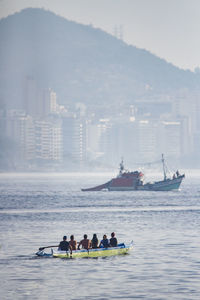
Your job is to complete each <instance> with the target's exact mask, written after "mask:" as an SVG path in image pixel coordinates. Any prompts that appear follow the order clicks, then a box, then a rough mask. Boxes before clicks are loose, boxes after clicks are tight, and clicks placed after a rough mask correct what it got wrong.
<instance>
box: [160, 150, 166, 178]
mask: <svg viewBox="0 0 200 300" xmlns="http://www.w3.org/2000/svg"><path fill="white" fill-rule="evenodd" d="M161 161H162V165H163V174H164V180H166V179H167V175H166V167H165V160H164V154H163V153H162V160H161Z"/></svg>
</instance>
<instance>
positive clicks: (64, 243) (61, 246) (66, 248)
mask: <svg viewBox="0 0 200 300" xmlns="http://www.w3.org/2000/svg"><path fill="white" fill-rule="evenodd" d="M58 249H59V250H61V251H69V249H70V251H72V248H71V246H70V244H69V242H68V241H67V237H66V235H64V236H63V240H62V241H61V242H60V244H59V246H58Z"/></svg>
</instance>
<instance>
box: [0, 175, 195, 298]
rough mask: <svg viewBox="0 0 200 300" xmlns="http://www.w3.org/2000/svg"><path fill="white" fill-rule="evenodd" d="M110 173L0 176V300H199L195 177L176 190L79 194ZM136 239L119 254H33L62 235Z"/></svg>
mask: <svg viewBox="0 0 200 300" xmlns="http://www.w3.org/2000/svg"><path fill="white" fill-rule="evenodd" d="M107 179H110V175H104V176H103V175H102V176H100V175H99V176H94V175H93V176H91V175H90V176H89V175H88V176H86V175H73V176H72V175H69V174H60V175H58V174H57V175H55V176H54V175H45V174H42V175H41V174H32V175H30V174H28V175H19V174H18V175H12V174H11V175H6V174H1V175H0V269H1V272H0V293H1V295H0V298H1V299H3V300H4V299H31V300H32V299H77V300H78V299H99V300H100V299H102V300H103V299H148V300H150V299H159V300H160V299H181V300H182V299H187V300H188V299H200V238H199V237H200V186H199V181H200V178H198V177H195V178H187V177H186V180H185V181H184V182H183V184H182V189H181V191H176V192H145V191H143V192H104V191H102V192H81V191H80V188H81V187H89V186H93V184H100V183H103V182H104V181H106V180H107ZM112 231H115V232H116V234H117V238H118V240H119V241H120V242H130V241H131V240H133V241H134V249H133V251H132V252H131V253H130V254H128V255H124V256H116V257H109V258H98V259H71V260H65V259H55V258H38V257H36V256H35V252H36V251H37V250H38V248H39V247H41V246H48V245H51V244H57V243H58V242H59V241H60V240H61V239H62V236H63V235H65V234H66V235H68V236H69V235H70V234H74V235H75V238H76V239H77V240H80V239H81V238H82V235H83V234H84V233H87V234H88V235H89V237H92V234H93V233H97V235H98V237H99V239H100V238H102V235H103V234H104V233H106V234H108V235H110V233H111V232H112Z"/></svg>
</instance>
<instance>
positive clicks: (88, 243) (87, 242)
mask: <svg viewBox="0 0 200 300" xmlns="http://www.w3.org/2000/svg"><path fill="white" fill-rule="evenodd" d="M80 246H82V248H83V249H86V250H88V249H89V248H91V241H90V240H89V239H88V238H87V234H84V236H83V240H81V241H80V242H79V244H78V249H79V250H80Z"/></svg>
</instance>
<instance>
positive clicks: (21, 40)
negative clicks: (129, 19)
mask: <svg viewBox="0 0 200 300" xmlns="http://www.w3.org/2000/svg"><path fill="white" fill-rule="evenodd" d="M0 40H1V43H0V66H1V67H0V78H1V80H0V100H1V103H2V102H4V103H7V106H8V107H17V106H20V103H21V99H22V97H23V89H24V79H25V78H26V76H32V77H34V78H35V79H36V81H37V84H38V86H40V87H41V88H47V87H51V88H52V89H53V90H55V91H56V93H57V95H58V98H59V103H60V104H66V103H73V102H82V103H85V104H87V105H98V106H101V105H104V104H107V105H109V103H110V104H111V103H115V104H116V105H120V104H121V103H127V104H129V103H132V102H134V100H136V99H140V98H145V97H146V98H148V97H150V96H152V95H158V94H161V93H169V94H170V93H173V91H175V90H178V89H182V88H188V89H191V90H192V89H196V88H198V86H199V83H200V75H198V74H194V73H192V72H190V71H185V70H181V69H179V68H177V67H175V66H173V65H172V64H170V63H168V62H166V61H165V60H164V59H160V58H159V57H157V56H155V55H153V54H151V53H150V52H148V51H146V50H143V49H139V48H137V47H134V46H130V45H127V44H126V43H124V42H123V41H121V40H119V39H117V38H115V37H114V36H112V35H110V34H108V33H106V32H104V31H102V30H100V29H97V28H93V27H92V26H90V25H88V26H87V25H82V24H78V23H76V22H72V21H69V20H66V19H65V18H63V17H60V16H58V15H56V14H54V13H52V12H50V11H46V10H43V9H37V8H28V9H24V10H22V11H21V12H19V13H16V14H14V15H11V16H8V17H7V18H4V19H1V20H0Z"/></svg>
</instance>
